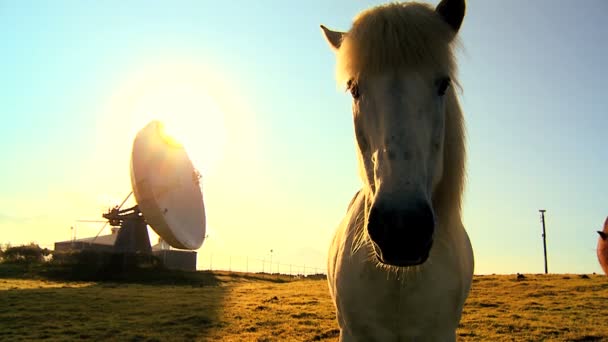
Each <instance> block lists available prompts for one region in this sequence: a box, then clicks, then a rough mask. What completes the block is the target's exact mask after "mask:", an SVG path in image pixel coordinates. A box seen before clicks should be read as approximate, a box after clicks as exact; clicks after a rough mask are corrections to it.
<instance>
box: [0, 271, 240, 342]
mask: <svg viewBox="0 0 608 342" xmlns="http://www.w3.org/2000/svg"><path fill="white" fill-rule="evenodd" d="M69 266H70V267H68V265H53V264H50V263H45V264H0V278H4V279H19V280H23V279H33V280H42V281H45V280H52V281H56V282H59V286H61V283H64V285H63V287H61V288H43V287H42V286H41V287H40V288H32V287H29V288H22V289H20V288H18V287H12V288H10V289H8V290H5V291H0V303H2V307H3V310H0V340H15V339H22V340H41V339H57V340H73V339H88V340H120V341H192V340H205V339H206V337H207V336H209V334H211V333H213V331H214V330H215V329H218V328H221V327H222V326H223V325H225V323H223V321H222V319H221V317H220V315H219V314H220V312H221V311H222V307H223V305H224V302H225V298H226V295H227V293H228V291H229V289H230V286H228V284H224V283H225V281H224V280H222V279H220V278H219V277H218V276H217V275H216V274H214V273H211V272H183V271H173V270H167V269H163V268H150V269H148V268H138V269H130V270H128V271H127V270H122V271H121V272H118V271H117V272H114V273H112V272H105V271H104V269H97V270H95V269H90V270H88V271H86V272H85V271H84V270H82V269H80V268H78V267H73V266H74V265H69ZM72 281H91V282H93V284H91V285H89V286H84V287H82V286H78V287H76V285H74V283H73V282H72ZM30 284H31V285H29V286H36V283H35V282H34V283H33V285H32V283H30ZM41 285H42V284H41ZM224 285H226V286H224Z"/></svg>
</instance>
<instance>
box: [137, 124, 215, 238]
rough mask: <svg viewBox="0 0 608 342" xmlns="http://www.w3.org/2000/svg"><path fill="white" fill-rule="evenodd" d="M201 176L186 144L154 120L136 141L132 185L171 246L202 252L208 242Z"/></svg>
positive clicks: (145, 211)
mask: <svg viewBox="0 0 608 342" xmlns="http://www.w3.org/2000/svg"><path fill="white" fill-rule="evenodd" d="M200 177H201V176H200V173H199V172H198V171H197V170H196V169H195V168H194V166H193V165H192V162H191V161H190V158H189V157H188V154H187V153H186V150H185V148H184V146H183V145H181V144H180V143H178V142H177V141H175V140H174V139H173V138H172V137H170V136H168V135H167V134H166V132H165V129H164V126H163V124H162V123H161V122H160V121H151V122H150V123H148V124H147V125H146V126H145V127H144V128H142V129H141V130H140V131H139V132H138V133H137V136H136V137H135V140H134V141H133V151H132V154H131V186H132V187H133V194H134V195H135V200H136V201H137V205H138V207H139V210H140V211H141V213H142V214H143V217H144V218H145V220H146V222H147V223H148V225H150V226H151V227H152V229H154V231H155V232H156V233H157V234H158V235H159V236H160V237H161V238H162V239H163V240H164V241H166V242H167V243H169V245H171V246H172V247H175V248H180V249H190V250H194V249H198V248H199V247H201V245H202V244H203V240H204V239H205V229H206V227H205V222H206V219H205V207H204V203H203V194H202V192H201V189H200V183H199V182H200Z"/></svg>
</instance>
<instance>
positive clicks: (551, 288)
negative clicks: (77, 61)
mask: <svg viewBox="0 0 608 342" xmlns="http://www.w3.org/2000/svg"><path fill="white" fill-rule="evenodd" d="M197 279H198V281H197V282H192V283H190V284H181V285H170V284H127V283H106V282H103V283H95V282H58V281H49V280H43V279H37V280H36V279H23V278H18V277H4V278H1V279H0V340H5V341H19V340H24V341H31V340H47V341H53V340H80V339H89V340H119V341H191V340H200V341H336V340H337V336H338V330H337V323H336V321H335V316H334V311H333V306H332V304H331V301H330V298H329V295H328V291H327V284H326V281H325V280H308V279H302V280H291V279H290V278H277V277H276V276H272V277H271V276H268V275H255V274H231V273H226V272H214V273H207V272H199V275H198V278H197ZM607 304H608V278H606V277H604V276H599V275H590V276H589V278H583V277H581V276H580V275H548V276H546V275H526V278H525V279H523V280H517V279H516V276H514V275H509V276H498V275H497V276H475V279H474V284H473V289H472V292H471V295H470V297H469V300H468V301H467V303H466V305H465V310H464V315H463V319H462V322H461V326H460V328H459V329H458V340H459V341H497V340H506V341H541V340H548V341H599V340H608V324H606V317H607V314H608V307H607Z"/></svg>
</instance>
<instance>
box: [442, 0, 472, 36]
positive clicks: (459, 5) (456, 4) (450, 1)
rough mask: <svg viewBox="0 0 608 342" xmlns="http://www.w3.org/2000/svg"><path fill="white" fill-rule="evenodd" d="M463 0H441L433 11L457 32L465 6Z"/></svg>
mask: <svg viewBox="0 0 608 342" xmlns="http://www.w3.org/2000/svg"><path fill="white" fill-rule="evenodd" d="M464 2H465V0H441V2H440V3H439V5H437V7H436V8H435V12H437V13H439V15H440V16H441V17H442V18H443V20H445V22H446V23H448V24H449V25H450V26H451V27H452V28H453V29H454V31H455V32H458V30H459V29H460V25H462V19H464V10H465V8H466V5H465V3H464Z"/></svg>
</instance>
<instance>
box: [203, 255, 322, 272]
mask: <svg viewBox="0 0 608 342" xmlns="http://www.w3.org/2000/svg"><path fill="white" fill-rule="evenodd" d="M196 268H197V269H198V270H203V271H206V270H209V271H229V272H245V273H269V274H285V275H291V276H298V275H300V276H309V275H313V274H326V273H327V269H326V268H325V267H321V266H318V265H313V264H311V265H306V264H297V263H286V262H281V261H280V260H277V259H276V258H275V259H273V258H272V257H267V258H266V257H263V258H256V257H249V256H233V255H224V254H217V253H199V255H198V258H197V267H196Z"/></svg>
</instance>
